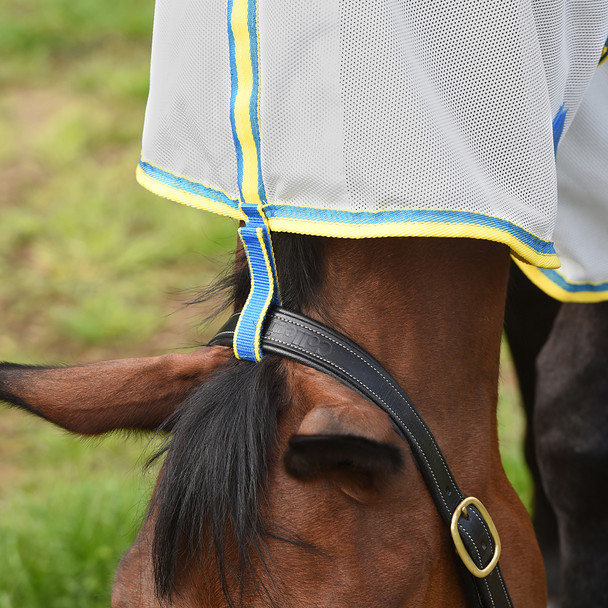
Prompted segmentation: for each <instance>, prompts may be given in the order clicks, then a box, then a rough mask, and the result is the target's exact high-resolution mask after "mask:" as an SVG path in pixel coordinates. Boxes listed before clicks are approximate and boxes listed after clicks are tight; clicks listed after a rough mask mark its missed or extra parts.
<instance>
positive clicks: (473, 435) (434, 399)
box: [310, 238, 509, 484]
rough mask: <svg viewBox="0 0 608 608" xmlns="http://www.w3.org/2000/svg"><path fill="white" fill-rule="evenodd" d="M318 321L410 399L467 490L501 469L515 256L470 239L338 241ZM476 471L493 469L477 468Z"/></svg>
mask: <svg viewBox="0 0 608 608" xmlns="http://www.w3.org/2000/svg"><path fill="white" fill-rule="evenodd" d="M324 258H325V260H326V262H325V271H324V273H323V281H322V283H321V285H320V289H319V298H318V299H317V303H318V304H317V306H316V310H315V311H314V312H313V311H310V312H311V314H313V315H314V314H316V315H317V316H318V318H320V319H321V320H322V321H324V322H325V323H327V324H329V325H331V326H334V327H338V328H340V329H341V331H343V332H344V333H345V334H347V335H348V336H350V337H351V338H352V339H354V340H355V341H356V342H358V343H359V344H360V345H361V346H362V347H363V348H365V349H366V350H368V351H369V352H370V353H371V354H372V355H374V356H375V357H376V358H377V359H378V360H379V361H380V363H381V364H382V365H384V366H385V368H386V369H387V370H388V371H389V372H390V373H391V374H392V375H393V376H394V377H395V379H396V380H397V381H398V382H399V383H400V384H401V386H402V387H403V388H404V389H405V390H406V392H407V393H408V394H409V395H410V397H411V398H412V400H413V402H414V403H415V404H416V406H417V408H418V409H419V410H420V412H421V414H422V416H423V417H424V418H425V420H426V421H427V424H428V425H429V426H430V428H431V430H432V431H433V433H434V434H435V436H436V437H437V439H438V441H439V444H440V445H441V447H442V449H443V450H444V452H445V453H446V456H447V457H448V460H449V462H450V465H451V466H452V467H453V469H454V472H455V473H456V475H457V476H458V477H459V478H460V479H462V483H463V484H466V483H467V482H471V483H474V482H478V481H481V480H480V479H479V478H480V476H491V475H492V474H493V473H492V471H491V468H492V467H488V466H487V464H488V461H489V460H490V462H491V464H492V465H494V466H500V464H499V455H498V442H497V436H496V402H497V383H498V366H499V354H500V339H501V330H502V323H503V316H504V302H505V293H506V283H507V277H508V268H509V262H508V250H507V249H506V248H505V247H504V246H502V245H498V244H496V243H491V242H488V241H479V240H470V239H441V238H432V239H428V238H427V239H418V238H408V239H397V238H389V239H361V240H346V239H331V240H328V241H327V243H326V246H325V256H324ZM471 463H484V464H483V466H482V465H480V466H477V467H476V466H475V465H473V466H471Z"/></svg>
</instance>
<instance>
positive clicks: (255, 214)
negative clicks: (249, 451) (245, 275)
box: [233, 203, 281, 361]
mask: <svg viewBox="0 0 608 608" xmlns="http://www.w3.org/2000/svg"><path fill="white" fill-rule="evenodd" d="M240 208H241V210H242V211H243V212H244V213H245V215H246V216H247V223H246V224H245V225H244V226H242V227H241V228H239V236H240V237H241V241H242V243H243V247H244V249H245V253H246V254H247V262H248V263H249V274H250V276H251V291H250V292H249V297H248V298H247V302H245V306H244V307H243V310H242V312H241V316H240V318H239V322H238V324H237V326H236V328H235V332H234V342H233V349H234V356H235V357H236V358H237V359H246V360H247V361H261V360H262V346H261V342H262V325H263V323H264V319H265V318H266V313H267V311H268V308H269V307H270V306H271V305H275V306H280V305H281V299H280V297H279V283H278V280H277V273H276V268H275V264H274V256H273V253H272V242H271V240H270V230H269V229H268V224H267V222H266V218H265V216H264V214H263V211H262V209H261V206H256V205H252V204H247V203H241V205H240Z"/></svg>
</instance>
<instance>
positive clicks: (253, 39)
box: [247, 0, 266, 203]
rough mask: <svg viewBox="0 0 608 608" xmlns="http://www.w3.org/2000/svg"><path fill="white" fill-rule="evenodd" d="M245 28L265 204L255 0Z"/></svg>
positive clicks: (260, 184) (260, 192)
mask: <svg viewBox="0 0 608 608" xmlns="http://www.w3.org/2000/svg"><path fill="white" fill-rule="evenodd" d="M247 27H248V29H249V54H250V55H251V69H252V72H253V91H252V94H251V99H250V100H249V120H250V122H251V131H252V133H253V140H254V142H255V147H256V151H257V157H258V195H259V197H260V200H261V201H262V202H263V203H265V202H266V189H265V188H264V180H263V179H262V156H261V141H260V124H259V113H258V110H259V104H260V99H259V96H260V66H259V62H258V52H259V51H258V23H257V0H249V2H248V7H247Z"/></svg>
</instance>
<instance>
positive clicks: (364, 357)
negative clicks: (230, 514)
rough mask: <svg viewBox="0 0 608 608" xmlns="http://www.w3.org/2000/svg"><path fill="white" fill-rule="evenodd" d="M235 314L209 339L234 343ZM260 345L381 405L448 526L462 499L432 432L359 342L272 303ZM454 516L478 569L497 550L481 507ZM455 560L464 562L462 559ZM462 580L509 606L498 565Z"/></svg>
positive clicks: (487, 599)
mask: <svg viewBox="0 0 608 608" xmlns="http://www.w3.org/2000/svg"><path fill="white" fill-rule="evenodd" d="M238 318H239V313H236V314H234V315H233V316H232V317H231V318H230V319H229V321H228V322H227V323H226V325H224V327H223V328H222V329H221V330H220V331H219V333H218V334H217V335H216V336H215V337H214V338H213V340H212V341H211V342H210V344H211V345H223V346H230V347H231V346H232V339H233V336H234V328H235V326H236V323H237V321H238ZM262 334H263V335H262V350H263V352H264V353H269V354H270V353H272V354H276V355H281V356H283V357H288V358H289V359H293V360H295V361H297V362H299V363H302V364H304V365H307V366H309V367H313V368H315V369H317V370H320V371H322V372H325V373H327V374H329V375H331V376H334V377H335V378H337V379H338V380H340V381H341V382H342V383H343V384H345V385H346V386H348V387H349V388H351V389H353V390H355V391H357V392H358V393H360V394H361V395H363V396H364V397H366V398H367V399H369V400H370V401H372V402H373V403H375V404H376V405H377V406H378V407H380V408H381V409H382V410H384V411H385V412H386V413H387V414H388V415H389V417H390V419H391V420H392V422H393V425H394V427H395V429H396V431H397V432H398V433H399V435H401V437H403V438H404V439H405V440H406V441H407V442H408V443H409V445H410V448H411V450H412V453H413V454H414V456H415V458H416V460H417V462H418V465H419V467H420V471H421V472H422V475H423V477H424V479H425V481H426V484H427V486H428V488H429V491H430V493H431V495H432V497H433V500H434V501H435V504H436V506H437V509H438V511H439V514H440V515H441V517H442V519H443V520H444V522H445V523H446V524H447V525H448V526H449V525H450V522H451V520H452V515H453V513H454V512H455V510H456V509H457V507H458V506H459V504H460V503H461V501H462V500H463V499H464V498H465V495H464V494H463V493H462V492H461V490H460V488H459V487H458V485H457V484H456V481H455V480H454V477H453V476H452V473H451V471H450V469H449V467H448V465H447V463H446V461H445V458H444V456H443V454H442V453H441V450H440V449H439V446H438V445H437V442H436V440H435V437H434V436H433V434H432V433H431V431H430V430H429V428H428V426H427V425H426V423H425V422H424V420H423V419H422V417H421V416H420V414H419V413H418V410H417V409H416V408H415V407H414V404H413V403H412V402H411V400H410V398H409V397H408V396H407V394H406V393H405V392H404V391H403V389H402V388H401V387H400V386H399V385H398V384H397V382H396V381H395V380H394V379H393V378H392V377H391V376H390V375H389V373H388V372H387V371H386V370H385V369H384V368H383V367H382V366H381V365H380V364H379V363H378V362H377V361H376V360H375V359H374V358H373V357H372V356H371V355H370V354H368V353H367V352H366V351H364V350H363V349H362V348H361V347H360V346H358V345H357V344H355V343H354V342H352V341H351V340H349V339H348V338H346V337H344V336H343V335H341V334H339V333H337V332H335V331H334V330H332V329H330V328H329V327H326V326H324V325H322V324H320V323H318V322H316V321H313V320H311V319H309V318H307V317H304V316H302V315H299V314H296V313H292V312H289V311H287V310H283V309H281V308H278V307H273V308H271V309H270V310H269V312H268V314H267V317H266V321H265V325H264V330H263V332H262ZM465 513H466V517H465V515H463V514H461V515H460V517H459V518H458V519H457V522H458V524H457V526H458V531H459V532H460V537H461V539H462V542H463V544H464V546H465V548H466V551H467V552H468V554H469V556H470V557H471V559H472V560H473V562H474V564H475V566H476V567H477V568H479V569H482V568H484V567H486V566H487V565H488V564H489V563H490V561H491V559H492V557H493V555H494V551H495V546H494V539H493V538H492V534H491V533H490V531H489V526H488V522H487V521H486V520H485V519H484V517H483V515H482V514H481V512H480V510H479V509H477V508H476V507H475V506H474V505H469V506H468V507H467V509H466V510H465ZM458 563H459V564H460V565H461V566H462V562H461V560H458ZM461 569H462V572H463V582H464V584H465V588H466V591H467V594H468V597H469V601H470V602H471V606H474V607H479V608H513V604H512V602H511V598H510V596H509V593H508V591H507V587H506V584H505V582H504V580H503V577H502V574H501V572H500V568H499V566H498V565H497V566H496V567H495V568H494V569H493V570H492V571H491V572H490V573H489V574H488V575H487V576H485V577H484V578H477V577H476V576H473V575H472V574H469V572H468V571H467V570H465V568H464V567H462V568H461Z"/></svg>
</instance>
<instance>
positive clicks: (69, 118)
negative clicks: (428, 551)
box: [0, 0, 531, 608]
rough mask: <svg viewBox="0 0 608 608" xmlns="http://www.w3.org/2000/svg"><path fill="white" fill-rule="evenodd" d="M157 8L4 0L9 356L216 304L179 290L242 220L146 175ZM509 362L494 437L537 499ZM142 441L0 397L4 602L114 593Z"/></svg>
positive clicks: (88, 344) (0, 201) (97, 345)
mask: <svg viewBox="0 0 608 608" xmlns="http://www.w3.org/2000/svg"><path fill="white" fill-rule="evenodd" d="M152 9H153V3H152V2H151V0H130V1H129V2H125V3H114V4H112V5H111V7H108V5H106V4H104V3H102V2H99V1H98V0H75V1H74V0H46V1H45V2H39V1H38V0H3V2H2V3H0V56H1V57H2V61H0V89H1V90H2V95H1V97H0V218H1V222H2V223H1V226H2V228H1V230H0V314H1V317H0V318H1V321H2V324H1V330H0V359H3V360H13V361H19V362H26V363H27V362H35V363H74V362H77V361H91V360H98V359H104V358H112V357H118V356H133V355H142V356H144V355H150V354H160V353H164V352H168V351H171V350H176V349H179V348H182V347H185V346H189V345H192V344H195V343H197V342H198V341H199V340H200V339H201V338H202V335H201V333H200V332H199V330H198V329H197V328H196V320H197V319H198V318H199V317H200V316H201V315H203V314H204V312H205V311H204V310H198V309H195V310H188V309H184V308H182V307H181V303H182V302H183V301H184V299H187V297H188V293H187V290H189V289H192V288H195V287H197V286H201V285H205V284H207V283H208V282H209V280H210V279H211V278H212V276H214V274H215V273H216V272H217V270H218V269H219V268H221V267H222V266H223V264H225V263H226V262H227V261H229V256H228V252H229V251H230V250H231V249H232V248H233V246H234V243H235V230H234V225H233V223H232V222H231V221H229V220H226V219H224V218H220V217H217V216H211V215H209V214H205V213H202V212H200V211H197V210H194V209H190V208H187V207H184V206H181V205H178V204H176V203H172V202H168V201H165V200H162V199H160V198H158V197H155V196H153V195H151V194H149V193H148V192H146V191H145V190H143V189H142V188H140V187H139V186H138V185H137V184H136V183H135V180H134V169H135V166H136V163H137V160H138V157H139V151H140V137H141V128H142V123H143V113H144V108H145V99H146V95H147V86H148V61H149V47H150V39H151V25H152ZM207 331H210V330H207ZM509 370H510V368H509V367H508V366H507V367H505V373H504V379H505V382H504V383H503V388H502V390H501V409H500V413H499V424H500V427H501V436H502V439H501V447H502V450H503V456H504V459H505V463H506V465H507V468H508V472H509V476H510V478H511V479H512V481H513V483H514V485H515V486H516V488H517V489H518V491H519V492H520V493H521V495H522V496H523V498H524V500H525V501H526V504H528V505H529V504H530V495H531V490H530V482H529V479H528V478H527V476H526V470H525V467H524V466H523V465H522V456H521V446H520V443H521V434H522V431H523V422H522V418H521V415H520V414H518V411H519V410H518V407H519V406H518V403H517V396H516V392H515V384H514V380H513V375H512V371H509ZM145 450H146V439H145V438H140V439H137V438H135V437H120V436H119V437H110V438H107V439H103V440H100V441H95V442H91V441H87V442H85V441H83V440H80V439H77V438H74V437H71V436H69V435H67V434H65V433H62V432H60V431H57V430H56V429H54V428H52V427H51V426H50V425H48V424H46V423H44V422H42V421H39V420H37V419H35V418H33V417H29V416H26V415H23V414H21V413H18V412H15V411H11V410H6V409H3V410H0V556H1V560H2V567H1V568H0V608H9V607H10V608H42V607H44V608H63V607H68V606H69V607H72V606H86V607H87V608H97V607H101V606H108V605H109V595H110V586H111V580H112V576H113V572H114V570H115V568H116V564H117V562H118V560H119V558H120V555H121V554H122V553H123V552H124V550H125V549H126V548H127V547H128V546H129V544H130V543H131V542H132V539H133V536H134V533H135V531H136V529H137V526H138V522H139V521H140V520H141V517H142V515H143V513H144V511H145V505H146V501H147V497H148V495H149V492H150V484H151V483H152V482H153V479H154V474H153V472H152V473H150V474H149V475H147V476H146V475H143V474H142V471H141V465H142V452H145Z"/></svg>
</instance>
